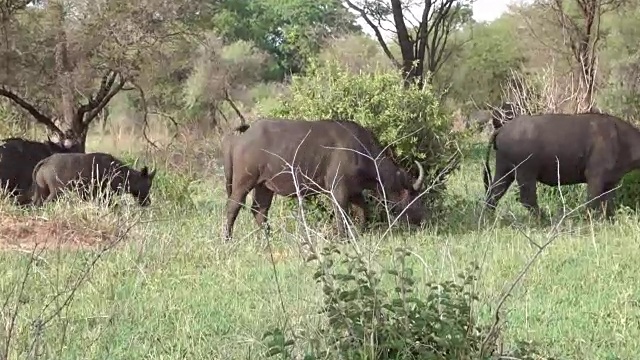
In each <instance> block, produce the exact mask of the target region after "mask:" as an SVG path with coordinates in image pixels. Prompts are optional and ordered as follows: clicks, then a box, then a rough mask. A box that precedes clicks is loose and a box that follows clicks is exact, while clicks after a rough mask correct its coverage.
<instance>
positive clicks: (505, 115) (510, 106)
mask: <svg viewBox="0 0 640 360" xmlns="http://www.w3.org/2000/svg"><path fill="white" fill-rule="evenodd" d="M520 110H521V109H520V107H519V106H518V105H517V104H514V103H512V102H509V101H507V102H503V103H502V105H501V106H500V107H499V108H494V109H493V111H492V112H491V124H492V125H493V129H494V130H498V129H499V128H501V127H502V125H504V124H505V123H507V122H508V121H511V120H513V119H514V118H515V117H516V116H518V114H519V113H520Z"/></svg>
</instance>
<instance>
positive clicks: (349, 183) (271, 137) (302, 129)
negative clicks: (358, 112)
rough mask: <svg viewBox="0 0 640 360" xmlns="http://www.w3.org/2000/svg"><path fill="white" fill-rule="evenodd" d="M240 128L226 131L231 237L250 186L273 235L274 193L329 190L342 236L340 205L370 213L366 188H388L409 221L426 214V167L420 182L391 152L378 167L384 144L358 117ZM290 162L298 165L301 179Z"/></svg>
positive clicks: (259, 216)
mask: <svg viewBox="0 0 640 360" xmlns="http://www.w3.org/2000/svg"><path fill="white" fill-rule="evenodd" d="M236 130H238V131H240V132H243V133H242V134H240V135H235V134H229V135H227V136H226V137H225V139H224V140H223V146H222V157H223V161H224V172H225V180H226V190H227V196H228V199H227V205H226V208H227V221H226V225H225V228H224V236H225V239H226V240H227V241H228V240H230V239H231V237H232V232H233V225H234V222H235V220H236V217H237V216H238V212H239V211H240V207H241V206H242V205H243V204H244V202H245V200H246V196H247V194H248V193H249V192H250V191H251V190H253V204H252V206H251V209H252V211H253V213H254V218H255V220H256V222H257V223H258V226H260V227H264V228H265V230H266V232H267V234H268V233H269V225H268V222H267V215H268V212H269V208H270V207H271V202H272V200H273V196H274V194H278V195H280V196H287V197H294V196H297V191H296V188H298V189H299V192H300V195H301V196H302V197H306V196H312V195H314V194H317V193H318V191H327V190H330V191H331V193H332V195H333V197H334V201H333V202H334V210H335V211H336V213H335V215H336V216H335V218H336V222H337V227H338V232H339V234H340V235H344V234H345V229H344V224H343V222H342V217H341V215H340V212H339V211H338V209H337V208H336V207H335V203H336V202H337V204H338V205H339V206H340V207H341V208H342V209H345V210H346V209H347V208H348V205H349V204H352V205H355V207H356V208H357V210H358V211H359V212H360V214H361V217H362V218H366V211H367V210H366V204H365V200H364V195H363V191H364V190H366V189H370V190H375V191H378V193H380V191H381V190H384V192H385V194H386V197H387V199H388V200H390V202H391V203H392V206H393V208H392V210H394V212H396V213H398V212H399V211H403V210H404V214H403V215H404V219H405V220H408V222H409V223H411V224H416V225H417V224H420V223H421V222H422V220H423V219H424V217H425V208H424V205H423V203H422V201H421V200H420V199H419V197H418V195H419V192H420V190H421V189H422V181H423V178H424V170H423V169H422V166H421V165H420V164H419V163H417V165H418V169H419V176H418V178H417V179H415V180H413V179H412V178H411V177H410V176H409V174H408V173H407V172H406V171H404V170H403V169H400V168H398V166H397V165H396V164H395V163H394V162H393V161H392V160H391V159H390V158H388V157H384V156H382V157H380V159H378V160H377V168H378V169H376V164H374V162H373V160H372V158H373V159H375V158H376V157H378V155H379V154H380V153H381V152H382V151H383V147H382V146H381V145H380V143H379V142H378V140H377V139H376V137H375V135H374V134H373V133H372V132H371V131H369V130H368V129H365V128H364V127H362V126H360V125H358V124H357V123H355V122H353V121H342V120H318V121H305V120H285V119H261V120H259V121H257V122H255V123H253V124H252V125H251V126H250V127H249V126H247V125H243V126H242V127H240V128H238V129H236ZM369 156H370V157H369ZM291 167H293V169H295V181H294V177H293V176H292V170H291ZM380 183H382V184H383V189H381V188H380ZM405 208H406V209H405Z"/></svg>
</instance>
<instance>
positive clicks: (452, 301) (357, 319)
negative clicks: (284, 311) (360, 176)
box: [264, 245, 544, 360]
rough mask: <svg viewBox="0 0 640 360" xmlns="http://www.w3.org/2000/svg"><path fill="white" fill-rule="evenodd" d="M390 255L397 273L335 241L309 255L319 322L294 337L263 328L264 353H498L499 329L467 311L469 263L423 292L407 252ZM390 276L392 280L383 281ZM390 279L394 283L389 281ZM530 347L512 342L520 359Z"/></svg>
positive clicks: (471, 280)
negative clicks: (319, 301)
mask: <svg viewBox="0 0 640 360" xmlns="http://www.w3.org/2000/svg"><path fill="white" fill-rule="evenodd" d="M395 254H396V260H397V261H396V263H397V264H399V269H398V270H396V269H392V270H384V271H375V270H374V266H373V265H374V264H371V262H370V261H368V260H365V257H364V256H362V255H360V254H357V253H354V252H353V251H347V250H341V249H340V248H339V247H338V246H335V245H331V246H329V247H326V248H324V249H323V250H322V253H321V254H320V256H319V257H313V259H317V258H319V259H318V260H319V261H318V262H317V263H318V270H317V271H316V273H315V275H314V277H315V279H316V280H317V281H318V282H319V283H320V284H321V285H322V290H323V293H324V306H323V307H322V310H321V311H320V314H321V315H322V316H323V317H324V319H323V320H326V321H323V323H324V324H323V325H322V326H321V327H320V328H319V329H314V330H312V331H310V332H309V333H308V334H307V335H301V334H294V336H293V337H294V338H295V339H296V340H293V339H290V338H289V337H288V334H287V333H286V332H285V331H283V330H282V329H280V328H276V329H274V330H271V331H268V332H266V333H265V334H264V340H265V342H266V346H267V351H266V354H265V356H266V357H273V356H276V355H279V356H280V358H283V359H294V358H295V359H297V358H304V359H305V360H311V359H372V360H373V359H375V360H386V359H442V360H445V359H492V358H494V356H495V355H496V353H497V352H498V351H499V350H498V346H497V344H498V337H499V336H498V333H497V331H492V329H491V328H490V327H488V326H480V325H478V324H477V321H476V316H475V315H474V314H473V312H472V308H473V305H474V303H475V302H476V301H477V300H478V299H477V297H476V295H475V293H474V291H473V289H474V288H475V286H476V285H477V284H476V281H477V278H476V275H475V272H477V270H478V266H477V265H476V264H471V266H470V267H469V268H468V269H467V270H466V271H465V272H463V273H461V274H459V275H458V276H459V278H460V279H461V281H460V282H455V281H445V282H442V283H427V284H426V285H427V290H426V291H417V289H416V288H415V287H414V284H415V283H416V280H415V279H414V276H413V273H412V271H411V267H410V266H408V264H406V259H407V257H409V256H410V254H411V253H410V251H408V250H406V249H404V248H398V249H396V251H395ZM383 275H386V276H385V277H383ZM389 275H390V277H391V280H392V281H391V282H385V281H384V280H386V278H388V277H389ZM385 283H386V284H385ZM391 284H393V285H395V286H388V285H391ZM385 285H387V286H385ZM389 288H391V289H393V290H390V289H389ZM494 329H497V327H496V328H494ZM523 344H524V346H523ZM534 350H535V348H534V346H532V345H531V344H528V343H518V344H517V346H516V352H517V354H518V355H519V356H521V357H522V358H527V359H533V358H534V357H530V356H532V355H534V354H535V352H534ZM302 353H304V357H303V356H302ZM298 354H299V355H300V356H296V355H298ZM502 355H509V354H502ZM527 355H528V356H527ZM536 355H537V354H536ZM535 358H536V359H544V357H535Z"/></svg>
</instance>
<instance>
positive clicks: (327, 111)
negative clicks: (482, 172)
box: [267, 61, 458, 211]
mask: <svg viewBox="0 0 640 360" xmlns="http://www.w3.org/2000/svg"><path fill="white" fill-rule="evenodd" d="M267 115H270V116H273V117H282V118H290V119H307V120H318V119H349V120H353V121H356V122H357V123H359V124H361V125H363V126H365V127H367V128H369V129H371V130H372V131H373V132H374V133H375V134H376V135H377V137H378V139H379V140H380V142H381V143H382V145H383V146H387V145H390V148H391V149H392V150H393V151H394V153H395V156H396V159H395V160H396V161H397V163H398V164H399V165H400V166H401V167H403V168H405V169H407V170H408V171H410V172H411V173H412V174H413V175H414V176H417V169H416V166H415V164H414V161H415V160H417V161H419V162H420V163H421V164H422V165H423V166H424V169H425V172H426V174H425V184H426V185H427V186H430V189H431V191H430V192H429V194H428V197H429V201H428V202H427V203H428V204H429V205H432V209H431V210H432V211H433V210H434V209H435V207H436V206H437V205H440V204H441V202H440V201H439V200H441V196H440V195H441V194H442V190H444V187H445V180H446V177H447V175H448V173H449V172H451V171H452V170H454V169H455V168H456V165H457V164H456V163H455V161H452V160H454V159H457V154H458V152H457V144H456V141H455V140H456V139H457V138H456V135H454V133H451V131H450V130H451V128H452V123H451V120H450V117H449V116H447V114H445V113H444V112H443V110H442V107H441V105H440V102H439V101H438V98H437V97H436V95H435V94H434V92H433V90H432V88H431V86H429V85H426V86H425V87H424V88H422V89H420V88H418V86H417V85H413V86H411V87H409V88H404V86H403V77H402V75H401V73H400V72H399V71H396V70H393V71H389V70H384V69H374V70H373V71H370V72H367V73H360V74H354V73H352V72H351V71H349V70H348V69H346V68H345V67H343V66H342V65H341V64H339V63H338V62H336V61H325V62H321V63H314V64H312V65H311V66H310V67H309V69H308V71H307V73H306V74H305V75H301V76H294V77H293V78H292V82H291V88H290V93H289V94H288V95H287V96H286V97H283V98H281V102H280V103H279V105H278V106H276V107H274V108H272V109H271V111H269V113H268V114H267ZM445 169H446V170H445ZM443 173H444V174H443ZM439 174H440V175H441V176H440V177H439V176H438V175H439ZM436 180H438V181H436Z"/></svg>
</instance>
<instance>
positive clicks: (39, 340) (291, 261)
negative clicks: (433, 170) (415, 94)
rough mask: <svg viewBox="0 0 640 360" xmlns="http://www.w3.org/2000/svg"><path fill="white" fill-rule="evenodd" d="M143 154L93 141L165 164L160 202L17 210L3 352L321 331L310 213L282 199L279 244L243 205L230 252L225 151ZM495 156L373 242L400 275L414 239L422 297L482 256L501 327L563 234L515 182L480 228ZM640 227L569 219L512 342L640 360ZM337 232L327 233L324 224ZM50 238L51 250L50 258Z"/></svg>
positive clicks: (113, 139) (486, 296) (214, 345)
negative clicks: (404, 250) (486, 177)
mask: <svg viewBox="0 0 640 360" xmlns="http://www.w3.org/2000/svg"><path fill="white" fill-rule="evenodd" d="M132 144H133V142H132V141H130V140H129V139H128V137H127V136H126V134H124V135H123V134H120V135H114V136H111V135H108V136H105V135H92V137H91V138H90V140H89V149H88V150H89V151H94V150H100V151H109V152H114V153H119V154H120V155H121V156H123V157H125V158H127V159H132V158H133V157H135V156H138V155H139V156H140V157H141V160H142V161H146V162H155V164H157V165H158V166H159V169H160V170H159V173H158V176H157V177H156V179H157V180H156V181H157V182H156V183H155V184H154V189H153V193H152V196H153V203H152V206H151V207H150V208H147V209H140V208H139V207H138V206H137V205H136V204H135V203H134V202H133V201H132V199H130V198H125V200H124V201H125V204H124V205H123V206H122V207H120V209H117V210H113V209H107V208H104V207H99V206H95V205H93V204H88V203H79V202H77V201H73V202H72V201H69V200H68V199H63V200H61V201H60V202H58V203H56V204H52V205H48V206H47V207H46V208H45V209H42V210H18V209H17V208H15V207H12V206H9V205H4V206H3V210H2V212H3V214H2V217H3V219H2V224H0V225H2V230H0V237H1V239H0V241H2V243H3V244H8V245H9V246H7V247H8V248H9V247H10V248H11V249H12V250H10V251H4V252H2V255H0V256H2V258H1V261H2V263H3V266H2V267H1V270H0V271H1V272H2V274H0V291H1V292H2V294H3V299H4V304H3V311H2V323H3V326H2V327H1V328H0V329H1V330H0V331H3V332H4V333H3V339H9V340H10V342H9V344H8V345H6V344H2V347H3V350H4V351H6V347H7V346H8V347H9V349H10V350H9V356H8V357H9V358H56V359H77V358H83V359H143V358H149V359H150V358H153V359H176V358H185V359H258V358H264V355H263V353H264V351H265V345H264V343H263V342H262V340H261V339H262V335H263V333H264V332H265V331H267V330H270V329H271V328H273V327H276V326H288V327H290V328H293V329H297V330H304V329H308V330H310V331H313V329H314V326H315V325H317V323H318V321H320V320H319V317H318V315H317V312H318V310H319V308H320V306H321V302H322V296H321V295H322V291H321V288H320V285H318V284H317V283H316V282H315V281H314V279H313V277H312V274H313V273H314V271H315V270H316V269H315V268H314V266H313V264H311V263H309V262H305V261H304V260H303V259H302V255H301V250H300V246H299V244H300V239H301V238H302V236H303V235H301V232H300V231H301V229H300V226H299V224H300V222H298V221H296V220H294V216H295V214H293V213H292V212H291V211H287V210H284V208H282V207H281V204H282V202H281V201H280V199H278V200H277V202H276V203H275V207H274V208H273V210H272V213H271V224H272V226H273V228H274V233H273V238H272V241H271V243H270V244H269V245H266V244H265V243H264V242H263V241H262V240H261V237H260V236H259V233H258V232H257V231H256V229H257V227H256V225H255V223H254V222H253V218H252V217H251V215H250V213H249V212H248V211H246V210H243V211H242V212H241V215H240V217H239V221H238V222H237V225H236V226H237V227H236V229H237V230H236V233H235V241H234V242H233V243H232V244H225V243H223V240H222V237H221V232H220V230H221V224H222V221H223V219H224V203H225V193H224V189H223V187H222V178H221V173H220V171H221V170H220V168H219V165H218V164H217V160H216V159H217V153H216V152H215V146H214V145H213V144H211V142H202V141H201V142H196V141H195V140H193V139H192V140H191V141H189V144H190V145H191V147H190V148H189V149H185V148H181V146H183V145H179V146H175V149H174V150H167V151H165V152H164V153H160V152H156V153H153V154H152V153H149V152H147V153H146V154H142V153H137V151H139V150H140V149H138V148H136V146H134V145H132ZM197 144H203V145H202V146H201V147H198V145H197ZM485 146H486V141H485V137H484V136H477V137H476V139H475V140H474V141H472V142H470V143H469V144H467V146H466V147H465V149H464V150H463V151H464V161H463V163H462V166H461V168H460V169H459V170H458V171H457V172H456V173H455V174H454V175H453V176H454V177H453V178H452V179H451V181H450V183H449V185H448V191H449V195H448V203H449V204H448V205H450V206H449V207H448V209H449V210H447V211H448V215H447V216H446V217H445V218H443V219H441V220H439V221H437V222H435V223H434V224H432V225H430V226H429V227H428V228H427V229H425V230H422V231H420V232H418V233H414V234H412V235H410V236H408V235H402V234H400V233H397V234H395V235H389V236H388V237H386V238H384V239H380V237H379V236H378V235H376V234H374V233H369V234H367V235H365V236H364V237H363V238H362V239H361V240H360V242H359V243H358V244H357V246H358V247H359V248H360V250H361V251H363V252H365V253H371V258H373V259H376V261H378V262H380V263H381V264H383V265H385V266H388V267H391V268H392V267H394V266H396V265H394V264H393V256H392V252H393V249H394V248H396V247H398V246H400V245H403V244H404V245H408V246H409V248H410V249H411V250H412V251H413V252H414V253H415V257H414V258H413V259H412V260H411V262H410V264H411V267H412V268H413V271H414V273H415V275H416V277H417V279H418V284H417V286H418V288H421V287H424V286H425V284H426V283H427V281H433V280H435V281H441V280H449V279H454V278H455V276H456V274H458V273H459V272H460V271H462V270H463V269H464V268H465V267H466V266H467V264H468V263H469V262H470V261H472V260H475V261H478V263H479V264H480V265H481V267H482V269H481V272H480V279H479V282H478V286H477V291H478V292H479V296H480V300H481V301H480V303H481V304H482V306H480V308H479V309H478V310H479V314H480V317H481V319H483V320H484V321H486V322H487V323H489V322H490V321H491V318H492V316H493V309H495V305H496V303H497V302H498V301H499V298H500V296H501V295H502V294H503V292H504V291H505V289H506V288H507V287H508V286H509V285H511V284H512V283H513V281H514V280H515V278H516V277H517V276H518V273H519V272H520V271H521V270H522V268H523V267H524V266H525V265H526V264H527V262H528V261H529V259H530V258H531V256H532V255H533V254H534V253H535V252H536V251H537V249H536V247H535V245H533V242H536V243H538V244H542V243H544V242H545V241H546V240H547V239H548V238H549V233H550V232H551V231H552V230H551V229H552V228H551V227H549V226H547V227H544V226H541V225H539V224H536V223H533V222H532V221H531V220H529V217H528V215H527V214H526V212H525V210H523V209H522V208H521V206H520V205H519V204H518V203H517V202H516V201H515V200H516V190H515V187H514V188H512V189H511V190H510V192H509V193H508V194H507V195H506V196H505V198H504V199H503V201H502V202H501V204H500V210H499V214H501V216H502V220H499V221H496V222H490V221H489V222H483V224H484V225H479V224H480V223H482V222H479V221H478V218H479V215H480V211H479V209H480V208H479V202H480V200H481V199H482V197H483V193H484V190H483V185H482V180H481V179H482V178H481V163H482V158H483V156H484V151H485ZM180 149H182V150H180ZM188 166H191V167H192V168H189V167H188ZM196 174H198V175H196ZM576 203H578V202H576ZM541 204H549V199H548V198H543V199H541ZM553 210H554V211H555V212H556V213H557V212H558V211H561V209H557V208H556V209H553ZM20 212H25V213H24V214H20ZM639 224H640V221H639V219H638V215H637V214H631V213H629V212H620V213H619V214H618V218H617V223H616V224H609V223H602V222H596V223H594V222H591V221H589V220H588V217H587V216H584V215H577V216H571V217H569V218H568V219H566V220H565V221H564V222H563V224H562V225H561V226H560V228H559V230H558V231H559V232H560V233H561V234H560V235H559V236H558V237H557V238H556V239H555V240H554V241H553V242H552V243H551V244H550V245H549V247H548V248H546V249H545V250H544V252H543V253H542V255H541V256H540V257H539V258H538V260H537V261H536V262H535V263H533V265H532V267H531V268H530V269H529V271H528V272H527V274H526V275H525V276H524V278H523V279H522V282H521V283H519V285H518V286H517V287H516V288H515V289H514V291H513V292H512V296H511V297H509V298H508V299H507V301H506V303H505V305H504V310H506V313H504V314H503V315H502V317H503V318H504V319H505V320H506V324H505V326H504V328H503V329H502V334H503V337H504V341H505V342H506V343H507V345H508V344H509V342H513V341H515V340H514V339H528V340H532V341H535V342H538V343H539V344H540V346H541V347H542V349H543V350H544V352H546V353H548V354H552V355H555V356H558V357H559V358H573V359H631V358H634V357H635V355H636V354H637V349H638V348H639V347H640V344H639V343H638V339H639V338H640V326H639V325H640V324H639V323H638V319H639V316H640V303H639V302H640V290H638V289H640V280H638V277H637V276H636V274H637V269H638V266H637V258H638V256H640V231H638V230H639V227H640V226H639ZM327 226H328V224H314V223H311V227H312V228H314V229H316V230H317V229H318V228H320V229H321V230H322V228H323V227H324V228H325V229H326V228H327ZM16 238H20V239H21V242H22V243H23V244H22V246H18V245H17V244H16V241H15V239H16ZM62 239H64V240H65V243H62V242H59V241H60V240H62ZM12 240H13V241H12ZM43 240H47V244H48V247H49V249H48V250H46V251H42V249H41V248H42V247H43V244H41V242H42V241H43ZM34 243H40V245H38V247H37V248H36V249H35V250H33V245H34ZM30 254H33V256H31V255H30ZM5 354H6V353H5Z"/></svg>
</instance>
